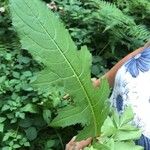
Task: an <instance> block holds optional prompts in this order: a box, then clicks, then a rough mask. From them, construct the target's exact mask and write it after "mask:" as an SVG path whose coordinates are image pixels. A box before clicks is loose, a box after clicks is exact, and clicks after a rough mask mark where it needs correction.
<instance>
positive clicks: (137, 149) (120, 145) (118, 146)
mask: <svg viewBox="0 0 150 150" xmlns="http://www.w3.org/2000/svg"><path fill="white" fill-rule="evenodd" d="M114 150H144V148H143V147H141V146H136V145H135V143H132V142H116V143H115V148H114Z"/></svg>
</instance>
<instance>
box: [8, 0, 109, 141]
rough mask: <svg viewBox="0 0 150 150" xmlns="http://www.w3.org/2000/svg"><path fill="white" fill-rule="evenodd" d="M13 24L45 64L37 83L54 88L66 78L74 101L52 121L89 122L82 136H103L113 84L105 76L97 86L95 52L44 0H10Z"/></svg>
mask: <svg viewBox="0 0 150 150" xmlns="http://www.w3.org/2000/svg"><path fill="white" fill-rule="evenodd" d="M10 2H11V5H10V10H11V13H12V18H13V25H14V26H15V27H16V30H17V32H18V34H19V37H20V39H21V44H22V47H23V48H24V49H28V50H29V52H30V53H31V54H32V55H33V56H34V58H36V59H37V60H39V61H40V62H42V63H44V64H45V66H46V67H45V69H44V70H43V71H41V72H40V73H39V75H38V78H37V81H36V82H35V83H34V86H36V87H40V88H41V89H42V88H44V89H45V88H48V89H49V88H50V87H51V85H52V84H56V83H57V82H63V86H64V87H65V91H66V92H67V93H69V94H70V96H72V97H73V100H74V104H73V105H69V106H67V107H66V108H64V109H62V110H61V111H60V112H59V114H58V116H57V117H56V118H55V119H54V120H53V122H52V123H51V124H50V125H51V126H62V127H65V126H69V125H73V124H77V123H82V124H84V125H86V127H85V128H84V129H83V131H82V132H81V133H80V134H79V135H80V138H86V137H88V136H92V137H94V136H99V135H100V128H101V126H102V124H103V122H104V120H105V118H106V116H107V112H108V106H107V104H106V100H107V98H108V95H109V86H108V83H107V81H106V80H102V83H101V87H100V88H93V85H92V83H91V76H90V67H91V54H90V53H89V51H88V50H87V48H86V47H82V49H81V50H80V51H77V48H76V46H75V44H74V42H73V41H72V39H71V37H70V35H69V33H68V31H67V30H66V29H65V28H64V26H63V24H62V23H61V22H60V20H59V19H58V18H57V17H56V16H55V15H54V13H52V12H51V11H50V10H49V9H48V8H47V7H46V5H45V4H44V3H42V2H41V1H40V0H10Z"/></svg>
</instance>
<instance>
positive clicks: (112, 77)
mask: <svg viewBox="0 0 150 150" xmlns="http://www.w3.org/2000/svg"><path fill="white" fill-rule="evenodd" d="M142 50H143V47H141V48H138V49H136V50H135V51H133V52H131V53H130V54H128V55H127V56H125V57H124V58H123V59H121V60H120V61H119V62H118V63H116V64H115V65H114V66H113V67H112V68H111V69H110V70H109V71H108V72H107V73H106V74H105V75H104V77H106V78H107V79H108V82H109V85H110V87H113V86H114V80H115V76H116V73H117V71H118V69H119V68H120V67H121V66H122V65H123V64H124V63H125V62H127V61H128V60H129V59H130V58H132V57H134V56H135V55H137V54H138V53H140V52H141V51H142ZM94 85H95V86H98V85H100V79H98V80H96V81H94Z"/></svg>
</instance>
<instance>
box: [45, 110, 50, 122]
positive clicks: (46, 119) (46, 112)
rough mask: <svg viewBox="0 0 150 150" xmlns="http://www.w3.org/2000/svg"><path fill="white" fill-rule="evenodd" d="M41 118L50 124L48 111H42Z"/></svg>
mask: <svg viewBox="0 0 150 150" xmlns="http://www.w3.org/2000/svg"><path fill="white" fill-rule="evenodd" d="M43 118H44V120H45V121H46V123H47V124H49V123H50V122H51V111H50V110H48V109H45V110H43Z"/></svg>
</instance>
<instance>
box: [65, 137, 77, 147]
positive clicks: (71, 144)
mask: <svg viewBox="0 0 150 150" xmlns="http://www.w3.org/2000/svg"><path fill="white" fill-rule="evenodd" d="M75 139H76V136H74V137H73V138H72V139H71V140H70V141H69V142H68V144H66V148H65V150H71V147H72V146H73V145H74V144H75Z"/></svg>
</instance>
